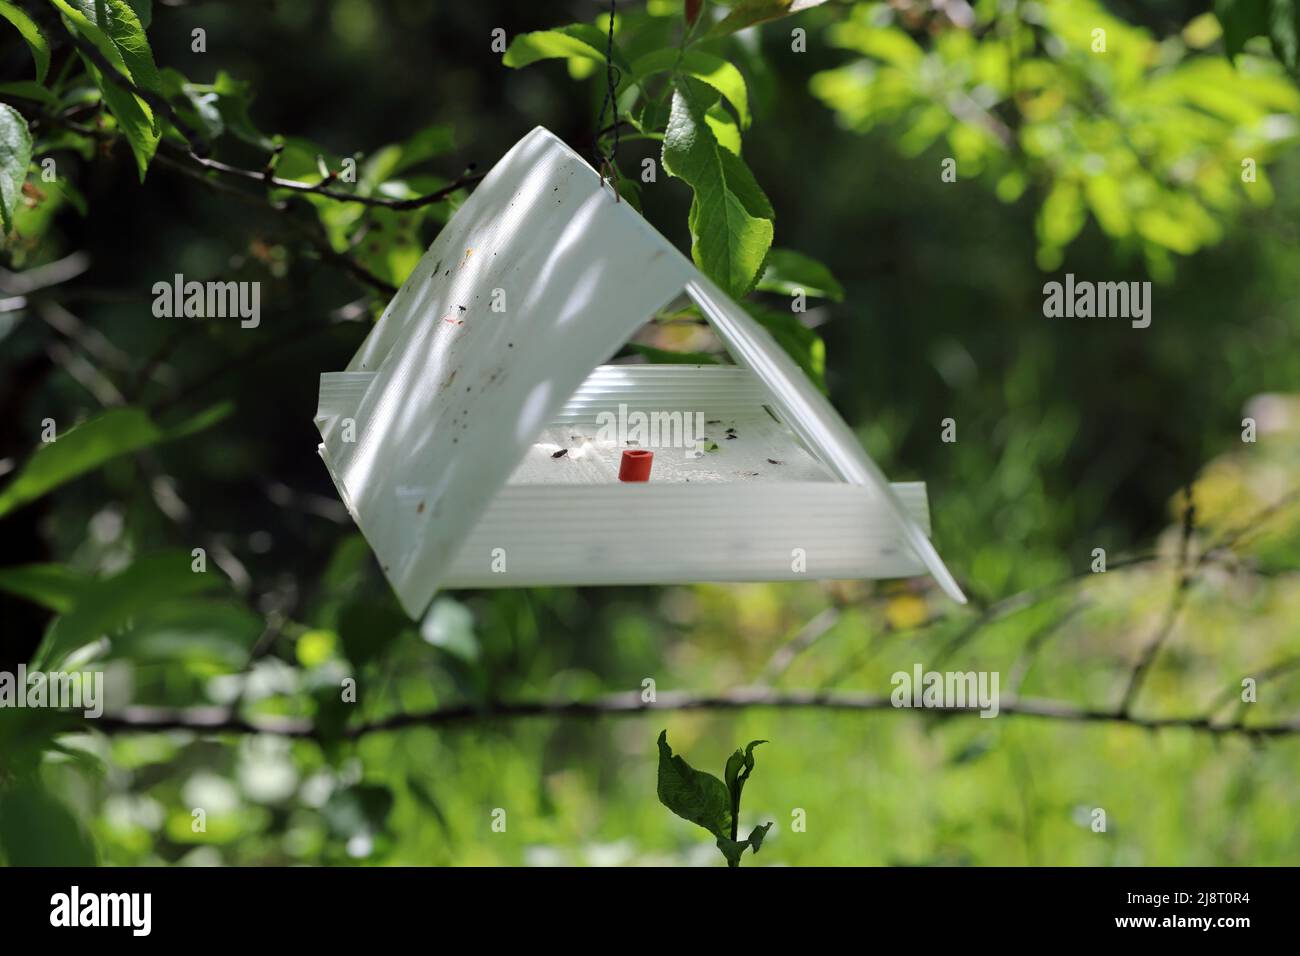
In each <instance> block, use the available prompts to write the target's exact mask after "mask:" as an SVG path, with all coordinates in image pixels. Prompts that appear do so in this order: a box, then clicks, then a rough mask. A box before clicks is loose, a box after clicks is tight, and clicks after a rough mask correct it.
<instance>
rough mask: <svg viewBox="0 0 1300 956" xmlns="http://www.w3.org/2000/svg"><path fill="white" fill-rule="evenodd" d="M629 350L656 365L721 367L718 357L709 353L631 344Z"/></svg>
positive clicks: (636, 343)
mask: <svg viewBox="0 0 1300 956" xmlns="http://www.w3.org/2000/svg"><path fill="white" fill-rule="evenodd" d="M627 347H628V348H630V349H631V350H632V351H633V352H636V353H637V354H638V355H643V356H645V358H646V359H647V360H648V361H649V362H650V363H651V364H654V365H721V364H722V363H721V362H719V361H718V357H717V356H716V355H710V354H709V353H708V352H674V351H672V350H670V349H660V348H655V347H654V346H653V345H641V344H640V343H638V342H629V343H628V346H627Z"/></svg>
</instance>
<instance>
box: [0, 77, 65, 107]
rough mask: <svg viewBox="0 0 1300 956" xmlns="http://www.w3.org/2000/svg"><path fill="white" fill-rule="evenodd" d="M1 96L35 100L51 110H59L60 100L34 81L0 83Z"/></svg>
mask: <svg viewBox="0 0 1300 956" xmlns="http://www.w3.org/2000/svg"><path fill="white" fill-rule="evenodd" d="M0 95H5V96H16V97H18V98H19V99H24V100H33V101H34V102H37V103H41V104H42V105H44V106H48V107H50V108H51V109H54V108H57V107H58V105H59V98H58V97H57V96H55V95H54V94H53V93H51V92H50V91H49V90H47V89H46V88H45V87H43V86H41V85H40V84H39V83H37V82H35V81H34V80H16V81H15V82H13V83H0Z"/></svg>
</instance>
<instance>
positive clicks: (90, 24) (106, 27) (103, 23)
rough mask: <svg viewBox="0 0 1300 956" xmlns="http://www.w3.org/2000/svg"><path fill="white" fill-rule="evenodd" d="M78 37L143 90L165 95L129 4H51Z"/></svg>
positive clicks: (101, 0)
mask: <svg viewBox="0 0 1300 956" xmlns="http://www.w3.org/2000/svg"><path fill="white" fill-rule="evenodd" d="M50 2H51V3H53V4H54V5H55V6H56V7H58V8H59V10H60V11H62V13H63V15H64V16H65V17H66V18H67V19H68V21H69V22H71V24H72V26H73V28H74V29H75V30H76V31H77V33H79V34H81V36H83V37H84V38H85V39H86V40H88V41H89V42H90V43H92V44H93V45H94V46H95V48H96V49H97V50H99V52H100V53H102V54H103V55H104V58H105V59H106V60H108V62H109V63H111V64H113V66H114V67H115V68H116V69H118V70H119V71H120V72H121V73H122V74H123V75H124V76H125V77H126V78H127V79H129V80H130V81H131V82H132V83H134V84H135V85H136V86H138V87H140V89H142V90H148V91H149V92H150V93H159V94H161V93H162V80H161V79H160V77H159V75H158V68H157V67H156V66H155V65H154V61H153V51H152V50H150V49H149V39H148V37H146V36H145V32H144V26H143V24H141V22H140V17H139V16H138V15H137V14H136V12H135V11H134V10H133V9H131V5H130V4H129V3H127V2H126V0H50Z"/></svg>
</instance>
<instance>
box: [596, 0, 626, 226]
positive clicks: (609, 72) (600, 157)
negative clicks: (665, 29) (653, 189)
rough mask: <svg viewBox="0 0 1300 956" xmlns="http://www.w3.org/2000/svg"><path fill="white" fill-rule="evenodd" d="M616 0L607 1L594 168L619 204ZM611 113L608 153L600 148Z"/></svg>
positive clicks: (619, 72)
mask: <svg viewBox="0 0 1300 956" xmlns="http://www.w3.org/2000/svg"><path fill="white" fill-rule="evenodd" d="M615 2H616V0H609V39H608V40H607V42H606V45H605V100H604V102H602V103H601V104H600V116H599V118H598V119H597V120H596V136H595V140H594V142H595V153H596V166H597V168H598V169H599V170H600V180H601V184H602V185H603V184H604V183H605V182H608V183H609V185H610V188H611V189H613V191H614V201H615V202H620V201H621V200H622V197H621V196H620V195H619V193H618V167H617V165H616V162H617V159H618V131H619V126H620V125H622V124H621V123H620V121H619V118H618V85H619V83H620V82H622V78H623V75H622V72H621V71H620V70H619V68H618V67H617V66H615V65H614V4H615ZM611 108H612V112H613V125H612V126H611V127H610V129H611V131H612V132H613V134H614V141H613V143H612V144H611V146H610V150H609V152H608V153H606V152H604V151H602V150H601V148H600V138H601V134H602V133H603V132H604V130H605V114H606V113H607V112H610V111H611Z"/></svg>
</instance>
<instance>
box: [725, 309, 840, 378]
mask: <svg viewBox="0 0 1300 956" xmlns="http://www.w3.org/2000/svg"><path fill="white" fill-rule="evenodd" d="M745 307H746V311H748V312H749V314H750V315H752V316H753V317H754V319H755V321H757V322H758V324H759V325H761V326H763V328H765V329H767V331H768V332H770V333H771V335H772V337H773V338H774V339H776V341H777V343H778V344H779V345H780V346H781V348H783V349H785V351H786V352H787V354H789V356H790V357H791V358H792V359H794V360H795V362H796V363H798V365H799V367H800V368H801V369H803V372H804V374H805V375H807V376H808V378H810V379H811V380H812V382H813V384H814V385H816V386H817V387H818V388H820V389H821V390H822V391H823V392H824V391H826V343H825V342H823V341H822V339H821V336H820V335H818V334H817V333H816V332H814V331H813V330H812V329H810V328H808V326H806V325H804V324H803V323H802V322H800V321H799V316H798V314H797V313H794V312H789V311H784V310H780V309H769V308H766V307H763V306H759V305H754V304H753V303H746V304H745Z"/></svg>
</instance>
